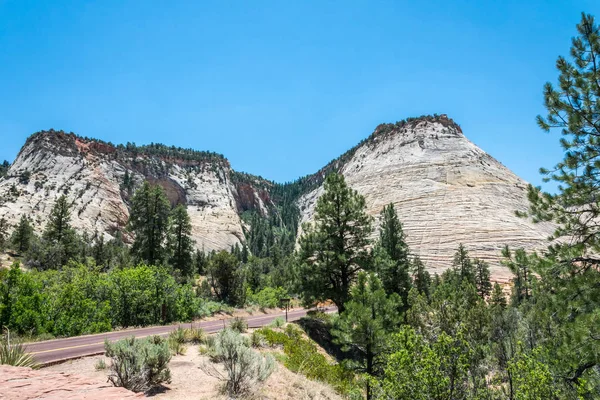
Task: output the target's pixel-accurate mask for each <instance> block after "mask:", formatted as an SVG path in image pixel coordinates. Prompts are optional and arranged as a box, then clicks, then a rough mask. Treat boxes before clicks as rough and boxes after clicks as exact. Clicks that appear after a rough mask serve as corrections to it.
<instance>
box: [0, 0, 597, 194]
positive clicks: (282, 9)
mask: <svg viewBox="0 0 600 400" xmlns="http://www.w3.org/2000/svg"><path fill="white" fill-rule="evenodd" d="M582 11H585V12H588V13H591V14H594V15H596V16H598V17H599V18H600V4H598V3H597V2H595V1H578V2H574V1H562V0H561V1H526V2H525V1H512V0H505V1H470V2H467V1H447V0H445V1H429V2H425V1H423V2H412V1H411V2H408V1H407V2H402V1H291V0H290V1H266V0H264V1H260V0H259V1H214V2H210V1H164V2H162V1H150V0H146V1H111V0H102V1H43V0H35V1H29V0H0V138H1V139H2V145H1V146H0V159H8V160H9V161H12V160H13V159H14V157H15V156H16V154H17V152H18V150H19V148H20V147H21V145H22V144H23V143H24V141H25V139H26V137H27V136H29V135H30V134H31V133H33V132H35V131H38V130H41V129H49V128H54V129H63V130H65V131H73V132H76V133H78V134H80V135H83V136H90V137H97V138H100V139H103V140H106V141H112V142H114V143H123V142H127V141H131V142H136V143H138V144H143V143H150V142H161V143H165V144H169V145H171V144H174V145H177V146H182V147H193V148H195V149H198V150H211V151H216V152H219V153H222V154H224V155H225V156H226V157H227V158H228V159H229V160H230V162H231V164H232V166H233V167H234V168H235V169H237V170H240V171H246V172H251V173H254V174H258V175H262V176H264V177H265V178H269V179H274V180H276V181H280V182H282V181H290V180H293V179H295V178H297V177H299V176H301V175H306V174H308V173H312V172H315V171H316V170H317V169H318V168H320V167H322V166H323V165H324V164H326V163H327V162H328V161H330V160H331V159H333V158H335V157H337V156H338V155H339V154H341V153H342V152H344V151H345V150H347V149H348V148H350V147H352V146H353V145H355V144H356V143H357V142H359V141H360V140H361V139H363V138H365V137H367V136H368V135H369V134H370V133H371V132H372V131H373V129H374V128H375V126H376V125H377V124H379V123H381V122H395V121H397V120H400V119H403V118H406V117H411V116H418V115H422V114H433V113H440V114H441V113H446V114H448V115H449V116H451V117H452V118H454V119H455V120H456V121H457V122H458V123H459V124H460V125H461V127H462V128H463V131H464V133H465V134H466V135H467V137H468V138H469V139H471V140H472V141H473V142H475V143H476V144H477V145H479V146H480V147H481V148H483V149H484V150H486V151H487V152H488V153H490V154H491V155H492V156H494V157H496V158H497V159H498V160H500V161H501V162H502V163H504V164H505V165H507V166H508V167H509V168H511V169H512V170H513V171H515V172H516V173H517V174H518V175H520V176H521V177H523V178H524V179H526V180H528V181H530V182H533V183H536V184H539V183H540V177H539V174H538V172H537V171H538V168H539V167H541V166H552V165H554V164H555V163H556V162H557V161H558V160H559V159H560V158H561V150H560V148H559V146H558V139H559V134H558V133H557V132H555V133H553V134H550V135H547V134H545V133H543V132H541V131H540V130H539V129H538V128H537V126H536V124H535V116H536V115H537V114H539V113H543V112H544V109H543V105H542V87H543V84H544V83H545V82H546V81H552V82H554V81H555V80H556V77H557V73H556V71H555V68H554V63H555V60H556V58H557V56H558V55H560V54H562V55H567V54H568V51H569V46H570V38H571V37H572V36H574V35H575V32H576V31H575V25H576V24H577V22H578V21H579V19H580V13H581V12H582Z"/></svg>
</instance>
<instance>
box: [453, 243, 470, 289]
mask: <svg viewBox="0 0 600 400" xmlns="http://www.w3.org/2000/svg"><path fill="white" fill-rule="evenodd" d="M452 269H453V270H454V272H455V273H456V274H457V275H458V276H459V278H460V280H461V281H465V280H466V281H467V282H469V283H471V284H473V285H475V272H474V270H473V262H472V261H471V258H470V257H469V252H468V251H467V249H465V247H464V246H463V245H462V243H461V244H459V245H458V249H457V250H456V253H454V260H453V261H452Z"/></svg>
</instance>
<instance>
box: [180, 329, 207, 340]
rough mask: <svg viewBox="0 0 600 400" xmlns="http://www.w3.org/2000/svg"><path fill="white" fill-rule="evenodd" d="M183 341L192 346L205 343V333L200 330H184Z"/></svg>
mask: <svg viewBox="0 0 600 400" xmlns="http://www.w3.org/2000/svg"><path fill="white" fill-rule="evenodd" d="M185 341H186V342H190V343H194V344H204V343H206V332H204V329H202V328H189V329H186V330H185Z"/></svg>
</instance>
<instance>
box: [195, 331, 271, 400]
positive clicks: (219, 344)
mask: <svg viewBox="0 0 600 400" xmlns="http://www.w3.org/2000/svg"><path fill="white" fill-rule="evenodd" d="M213 351H214V353H215V359H217V360H219V362H221V363H223V368H224V370H225V373H222V372H221V370H220V369H217V368H215V366H214V365H212V364H208V363H204V364H203V365H202V366H201V368H202V370H203V371H204V372H205V373H206V374H208V375H210V376H212V377H215V378H217V379H220V380H221V381H223V382H225V386H224V389H225V391H226V392H227V393H228V394H229V396H232V397H235V396H237V395H240V394H242V393H246V392H248V391H249V390H250V389H251V388H252V387H255V386H256V385H257V384H258V383H261V382H264V381H265V380H266V379H267V378H268V377H269V376H270V375H271V373H272V372H273V370H274V369H275V360H274V359H273V357H271V356H267V357H266V358H265V357H263V356H262V355H260V354H258V353H257V352H256V351H254V350H252V349H251V348H249V347H248V343H247V342H246V340H244V338H243V337H242V336H241V335H240V334H239V333H238V332H236V331H233V330H231V329H224V330H222V331H221V332H219V333H218V334H217V336H216V338H215V340H214V346H213Z"/></svg>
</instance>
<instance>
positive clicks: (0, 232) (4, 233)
mask: <svg viewBox="0 0 600 400" xmlns="http://www.w3.org/2000/svg"><path fill="white" fill-rule="evenodd" d="M9 229H10V225H9V224H8V221H7V220H6V218H4V217H2V218H0V251H1V250H3V249H4V246H6V243H7V242H8V230H9Z"/></svg>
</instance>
